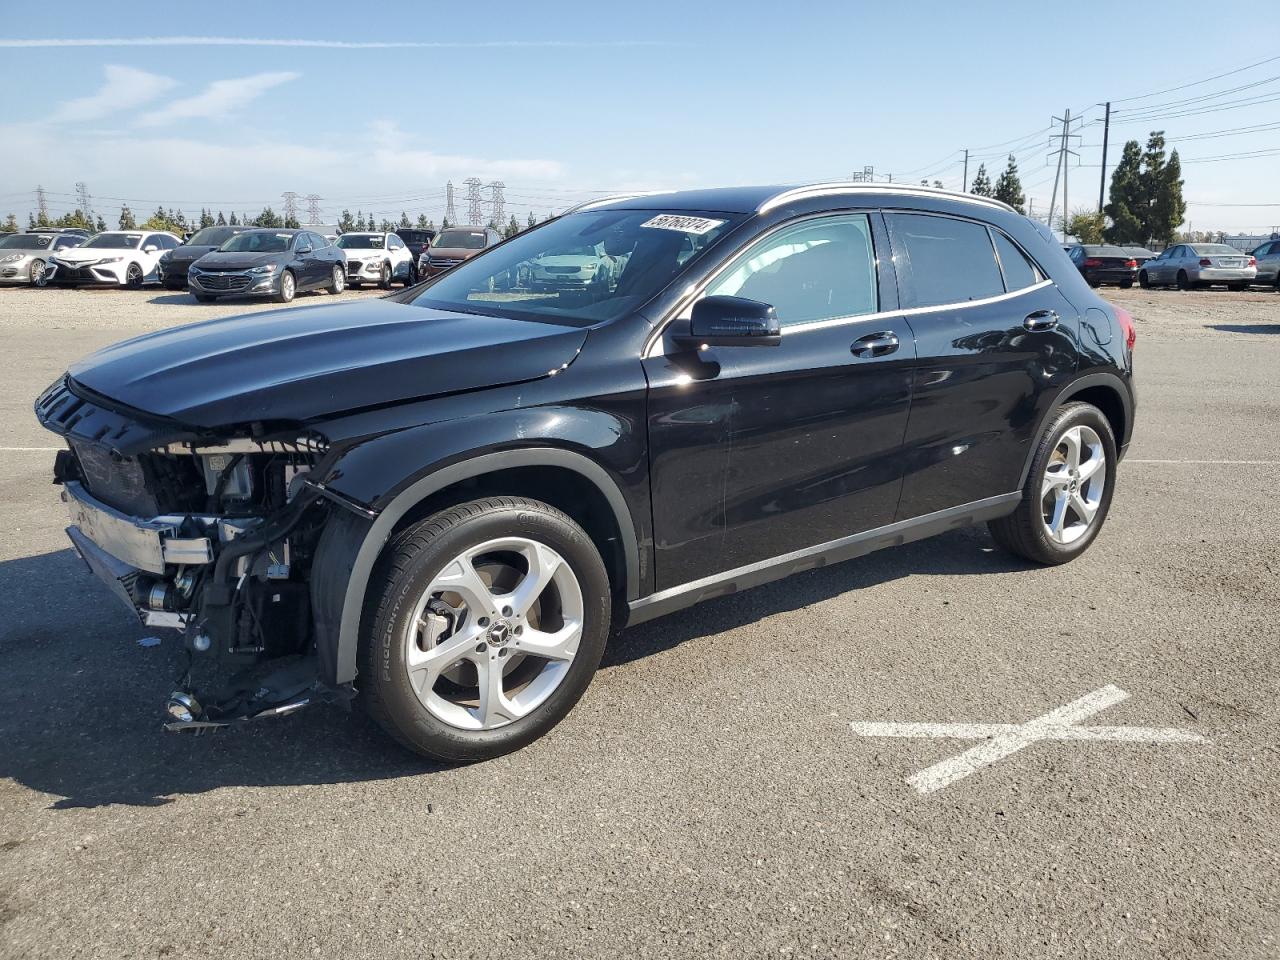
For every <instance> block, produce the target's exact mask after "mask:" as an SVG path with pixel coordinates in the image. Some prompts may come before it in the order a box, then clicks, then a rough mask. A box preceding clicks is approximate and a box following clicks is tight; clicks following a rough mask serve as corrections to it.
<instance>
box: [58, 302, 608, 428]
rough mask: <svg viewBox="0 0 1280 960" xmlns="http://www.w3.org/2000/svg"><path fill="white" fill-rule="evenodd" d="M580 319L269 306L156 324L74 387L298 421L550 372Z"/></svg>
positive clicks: (111, 350)
mask: <svg viewBox="0 0 1280 960" xmlns="http://www.w3.org/2000/svg"><path fill="white" fill-rule="evenodd" d="M586 336H587V334H586V331H585V330H581V329H578V328H577V327H565V326H558V325H555V324H546V323H535V322H531V321H526V320H512V319H508V318H505V317H484V316H478V315H475V314H464V313H451V312H447V311H442V310H429V309H426V308H423V307H415V306H410V305H408V304H402V303H396V302H394V301H388V300H366V301H361V302H357V303H350V304H339V305H335V306H325V307H300V308H294V309H286V310H272V311H267V312H264V313H254V314H248V315H246V316H240V317H226V318H223V319H220V320H210V321H206V322H204V323H195V324H191V325H189V326H185V327H176V328H174V329H171V330H162V331H159V332H157V333H151V334H147V335H145V336H141V337H137V338H135V339H133V340H126V341H124V342H123V343H118V344H115V345H114V346H110V347H107V348H106V349H105V350H100V351H98V352H97V353H94V354H91V355H90V356H88V357H86V358H85V359H83V360H81V361H80V362H78V363H76V364H74V365H73V366H72V367H71V368H70V370H69V373H70V375H71V378H72V380H73V381H74V382H75V383H76V384H80V385H82V386H84V387H87V388H88V389H90V390H92V391H94V392H95V393H98V394H101V395H102V396H103V397H106V398H108V399H110V400H115V401H117V402H118V403H121V404H124V405H126V406H128V407H132V408H134V409H136V410H139V411H143V412H146V413H150V414H154V415H158V416H162V417H168V418H170V419H172V420H175V421H178V422H179V423H182V424H185V425H187V426H191V427H201V428H217V427H225V426H231V425H236V424H244V423H250V422H252V421H264V422H277V421H288V422H296V423H303V422H307V421H312V420H316V419H318V418H321V417H325V416H328V415H331V414H335V413H340V412H347V411H352V410H359V409H362V408H365V407H372V406H380V405H384V404H390V403H398V402H403V401H408V400H419V399H426V398H429V397H432V396H437V395H440V394H446V393H458V392H461V391H465V390H477V389H482V388H485V387H495V386H501V385H505V384H510V383H519V382H523V381H528V380H535V379H539V378H541V377H545V376H547V375H548V374H549V373H550V372H551V371H553V370H556V369H558V368H560V367H562V366H564V365H567V364H568V363H570V362H572V361H573V359H574V357H575V356H577V353H578V351H579V350H580V349H581V347H582V344H583V343H584V342H585V340H586Z"/></svg>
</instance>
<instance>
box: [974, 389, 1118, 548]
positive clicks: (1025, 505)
mask: <svg viewBox="0 0 1280 960" xmlns="http://www.w3.org/2000/svg"><path fill="white" fill-rule="evenodd" d="M1076 426H1088V427H1091V428H1092V429H1093V430H1094V432H1096V433H1097V434H1098V437H1099V438H1100V439H1101V440H1102V446H1103V453H1104V455H1105V456H1106V464H1105V466H1104V468H1103V469H1104V470H1105V471H1106V488H1105V490H1103V493H1102V498H1101V500H1100V502H1099V504H1098V509H1097V512H1096V513H1095V514H1094V518H1093V521H1092V524H1091V525H1090V527H1089V529H1088V530H1086V531H1085V532H1084V533H1083V534H1082V535H1081V536H1080V538H1079V539H1077V540H1076V541H1074V542H1073V543H1070V544H1061V543H1056V542H1055V541H1054V540H1053V539H1051V538H1050V537H1049V535H1048V531H1046V530H1045V524H1044V517H1043V514H1042V509H1043V507H1042V487H1041V485H1042V483H1043V481H1044V474H1045V469H1046V468H1047V467H1048V466H1049V459H1050V457H1052V456H1053V453H1054V451H1055V449H1056V448H1057V446H1058V443H1059V441H1060V440H1061V438H1062V435H1063V434H1064V433H1066V432H1067V431H1068V430H1070V429H1071V428H1072V427H1076ZM1115 485H1116V437H1115V434H1114V433H1113V432H1112V430H1111V423H1110V421H1108V420H1107V418H1106V417H1105V416H1104V415H1103V413H1102V411H1101V410H1099V409H1098V408H1097V407H1095V406H1093V405H1092V404H1088V403H1066V404H1063V406H1062V407H1060V408H1059V409H1058V410H1057V411H1056V412H1055V413H1054V414H1053V415H1052V416H1051V417H1050V418H1049V423H1048V425H1047V426H1046V427H1045V431H1044V435H1043V436H1042V437H1041V438H1040V445H1039V446H1038V447H1037V448H1036V454H1035V457H1034V458H1033V459H1032V461H1031V470H1030V472H1029V473H1028V474H1027V482H1026V484H1025V485H1024V486H1023V488H1022V500H1021V502H1019V504H1018V509H1016V510H1015V511H1014V512H1013V513H1011V514H1009V515H1008V516H1005V517H1000V518H999V519H997V520H992V521H990V522H989V523H988V524H987V527H988V529H990V531H991V536H992V537H993V538H994V539H995V541H996V543H998V544H1000V546H1002V547H1004V548H1005V549H1006V550H1008V551H1009V552H1010V553H1014V554H1017V555H1018V556H1020V557H1023V558H1025V559H1027V560H1031V561H1032V562H1034V563H1042V564H1046V565H1055V564H1059V563H1067V562H1068V561H1070V560H1074V559H1075V558H1076V557H1078V556H1080V554H1082V553H1084V552H1085V550H1087V549H1089V545H1090V544H1091V543H1093V541H1094V539H1095V538H1096V537H1097V536H1098V531H1099V530H1101V529H1102V526H1103V524H1104V523H1106V520H1107V512H1108V511H1109V510H1110V509H1111V496H1112V493H1113V492H1114V491H1115Z"/></svg>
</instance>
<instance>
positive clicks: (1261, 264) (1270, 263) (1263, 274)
mask: <svg viewBox="0 0 1280 960" xmlns="http://www.w3.org/2000/svg"><path fill="white" fill-rule="evenodd" d="M1252 256H1253V258H1254V259H1255V260H1257V261H1258V275H1257V276H1256V277H1255V278H1254V280H1253V282H1254V283H1271V284H1275V287H1276V289H1277V290H1280V240H1268V241H1267V242H1266V243H1264V244H1262V245H1261V246H1260V247H1258V248H1257V249H1255V250H1254V251H1253V253H1252Z"/></svg>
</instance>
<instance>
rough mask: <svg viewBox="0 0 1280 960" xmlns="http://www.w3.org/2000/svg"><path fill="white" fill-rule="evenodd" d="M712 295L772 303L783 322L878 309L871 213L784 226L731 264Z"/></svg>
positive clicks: (710, 293) (710, 288)
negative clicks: (869, 214) (869, 216)
mask: <svg viewBox="0 0 1280 960" xmlns="http://www.w3.org/2000/svg"><path fill="white" fill-rule="evenodd" d="M707 294H708V295H709V296H716V295H720V296H731V297H746V298H747V299H748V300H759V301H761V302H762V303H768V304H771V305H772V306H773V308H774V310H776V311H777V314H778V323H779V324H781V325H782V326H783V327H786V326H791V325H795V324H798V323H810V322H812V321H815V320H834V319H837V318H839V317H854V316H858V315H860V314H864V313H875V312H876V309H877V296H876V266H875V255H874V253H873V251H872V245H871V227H870V224H869V223H868V221H867V217H866V215H865V214H861V213H860V214H853V215H849V216H838V217H823V218H822V219H820V220H810V221H807V222H805V223H800V224H796V225H795V226H793V227H787V228H785V229H783V230H779V231H778V232H777V233H775V234H772V235H771V236H769V237H766V238H765V239H763V240H760V241H759V242H757V243H756V244H754V245H753V246H751V247H749V248H747V250H746V252H744V253H743V254H741V255H740V256H739V257H738V258H737V259H736V260H734V261H733V262H732V263H730V264H729V266H728V268H727V269H726V270H725V272H724V273H723V274H721V275H720V277H719V278H718V279H717V280H716V281H715V282H714V283H712V284H711V286H709V287H708V288H707Z"/></svg>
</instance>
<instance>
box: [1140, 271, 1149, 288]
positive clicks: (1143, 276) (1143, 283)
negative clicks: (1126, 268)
mask: <svg viewBox="0 0 1280 960" xmlns="http://www.w3.org/2000/svg"><path fill="white" fill-rule="evenodd" d="M1138 286H1140V287H1141V288H1142V289H1143V290H1150V289H1151V278H1150V277H1148V276H1147V271H1145V270H1143V271H1142V272H1141V273H1140V274H1138Z"/></svg>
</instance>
